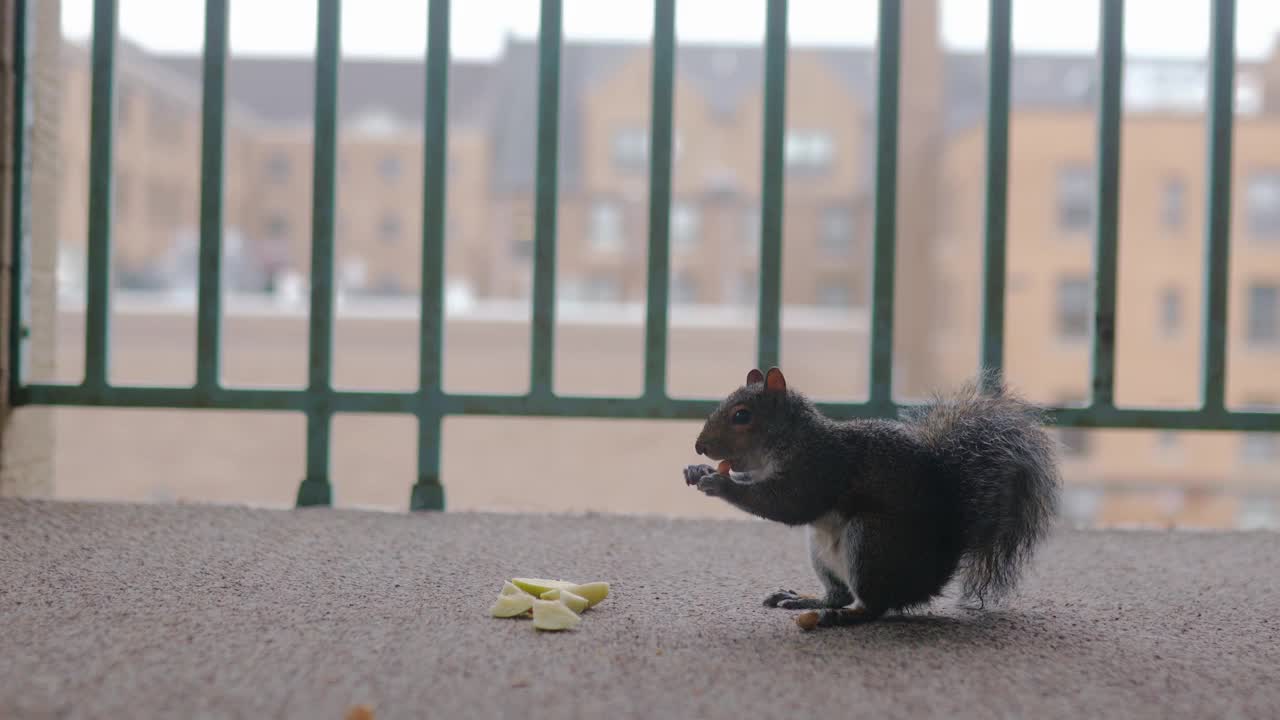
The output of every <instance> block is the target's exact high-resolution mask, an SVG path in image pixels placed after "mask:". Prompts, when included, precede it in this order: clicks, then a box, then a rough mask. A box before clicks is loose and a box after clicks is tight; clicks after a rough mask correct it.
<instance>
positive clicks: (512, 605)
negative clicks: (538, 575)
mask: <svg viewBox="0 0 1280 720" xmlns="http://www.w3.org/2000/svg"><path fill="white" fill-rule="evenodd" d="M536 600H537V598H535V597H534V596H532V595H530V594H529V593H523V592H522V593H515V594H512V595H499V596H498V599H497V601H496V602H494V603H493V607H492V608H490V610H489V612H491V613H492V614H493V616H494V617H496V618H509V617H516V616H517V615H522V614H524V613H527V612H529V609H530V608H532V607H533V603H534V602H535V601H536Z"/></svg>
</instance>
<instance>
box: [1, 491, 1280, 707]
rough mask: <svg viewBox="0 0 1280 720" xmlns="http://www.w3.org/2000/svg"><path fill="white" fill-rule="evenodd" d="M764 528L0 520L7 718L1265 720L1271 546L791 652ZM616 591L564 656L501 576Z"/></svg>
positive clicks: (1204, 542) (361, 517)
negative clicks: (348, 712) (773, 598)
mask: <svg viewBox="0 0 1280 720" xmlns="http://www.w3.org/2000/svg"><path fill="white" fill-rule="evenodd" d="M805 562H806V560H805V551H804V545H803V536H802V535H801V534H800V533H799V532H797V531H792V530H788V529H786V528H782V527H778V526H774V525H770V524H765V523H760V522H754V521H724V522H713V521H668V520H661V519H644V518H625V517H607V516H593V517H551V516H523V515H510V516H506V515H472V514H452V513H451V514H432V515H417V516H409V515H399V514H382V513H365V512H357V511H333V510H303V511H271V510H249V509H243V508H235V507H199V506H133V505H91V504H70V503H66V504H63V503H52V502H47V501H32V500H0V716H3V717H5V718H15V719H18V718H43V717H54V716H56V717H131V718H149V717H195V716H213V717H246V718H264V717H272V718H295V717H296V718H341V717H342V714H343V712H344V711H345V709H346V708H347V707H348V706H350V705H352V704H356V703H370V704H372V705H374V706H375V709H376V710H377V717H378V718H379V719H380V720H381V719H386V718H410V717H442V718H444V717H450V718H452V717H468V718H473V717H474V718H487V717H517V716H518V717H529V718H542V717H548V718H550V717H555V718H567V717H593V718H598V717H643V718H647V719H652V718H675V717H725V718H731V717H732V718H738V717H785V718H796V717H851V716H857V717H875V718H886V717H921V716H946V717H953V716H964V717H981V718H987V717H997V716H999V717H1036V718H1045V717H1062V718H1068V717H1070V718H1077V717H1108V716H1110V717H1120V716H1123V717H1127V718H1132V717H1151V718H1170V717H1197V718H1200V717H1223V716H1230V717H1274V713H1275V712H1276V708H1277V707H1280V682H1277V675H1276V673H1277V668H1280V618H1277V611H1278V610H1280V603H1278V601H1277V598H1280V535H1277V534H1274V533H1263V532H1255V533H1231V534H1217V533H1181V532H1150V533H1146V532H1143V533H1138V532H1132V533H1127V532H1091V533H1079V532H1070V531H1063V532H1061V533H1059V534H1058V535H1057V536H1056V537H1055V539H1054V540H1053V541H1052V542H1051V543H1050V545H1048V546H1047V547H1046V549H1045V552H1044V553H1043V554H1042V555H1041V556H1040V560H1039V562H1038V564H1037V566H1036V568H1035V570H1034V571H1033V572H1032V573H1031V575H1030V576H1029V577H1028V578H1027V582H1026V583H1025V584H1024V586H1023V587H1024V592H1023V594H1022V595H1021V596H1020V597H1017V598H1015V599H1013V600H1012V601H1011V602H1010V603H1009V605H1008V607H1006V608H1003V609H999V610H995V611H989V612H986V613H976V612H969V611H964V610H960V609H957V608H955V607H953V605H952V603H951V602H949V601H942V602H940V603H939V604H938V605H937V607H936V608H935V609H934V610H933V611H932V612H930V613H925V614H922V615H921V616H919V617H915V618H910V619H898V620H892V621H887V622H882V623H879V624H876V625H872V626H866V627H860V628H842V629H838V630H828V631H819V632H815V633H808V634H807V633H803V632H801V631H800V630H798V629H797V628H796V626H795V625H794V624H793V623H792V621H791V618H790V613H788V612H787V611H781V610H769V609H765V608H763V607H761V605H760V600H761V597H762V596H763V594H765V593H766V592H767V591H772V590H775V589H777V588H779V587H792V588H795V589H797V590H801V589H812V588H813V586H814V584H815V581H814V580H813V578H812V577H811V576H810V574H809V570H808V569H807V567H806V565H805ZM518 574H527V575H543V576H545V575H560V576H567V577H572V578H577V579H608V580H610V581H611V582H612V583H613V584H614V595H613V597H611V598H610V599H609V600H607V601H606V602H605V603H604V604H602V605H601V606H599V607H598V608H596V609H594V610H592V611H591V612H590V613H589V614H588V615H587V616H586V617H585V618H584V621H583V623H582V625H581V626H579V629H578V630H576V631H573V632H572V633H569V634H561V635H539V634H536V633H535V631H534V630H533V629H532V627H531V626H530V624H529V623H528V622H523V621H500V620H494V619H491V618H489V617H488V616H487V614H486V611H487V608H488V605H489V603H490V601H491V598H492V596H493V595H494V593H496V592H497V590H498V588H499V587H500V585H501V582H502V580H503V579H504V578H505V577H509V576H511V575H518Z"/></svg>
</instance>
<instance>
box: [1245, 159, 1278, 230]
mask: <svg viewBox="0 0 1280 720" xmlns="http://www.w3.org/2000/svg"><path fill="white" fill-rule="evenodd" d="M1245 205H1246V211H1247V213H1248V223H1249V232H1250V233H1252V234H1253V235H1254V237H1257V238H1261V239H1266V240H1280V170H1269V171H1266V172H1258V173H1254V174H1253V175H1251V176H1250V177H1249V184H1248V187H1247V188H1246V189H1245Z"/></svg>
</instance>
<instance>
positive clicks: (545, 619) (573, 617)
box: [533, 600, 582, 630]
mask: <svg viewBox="0 0 1280 720" xmlns="http://www.w3.org/2000/svg"><path fill="white" fill-rule="evenodd" d="M580 622H582V618H580V617H578V614H577V613H575V612H574V611H572V610H570V609H569V608H568V606H566V605H565V604H564V603H563V602H560V601H559V600H534V601H533V626H534V627H535V628H538V629H539V630H568V629H570V628H572V627H575V626H577V624H578V623H580Z"/></svg>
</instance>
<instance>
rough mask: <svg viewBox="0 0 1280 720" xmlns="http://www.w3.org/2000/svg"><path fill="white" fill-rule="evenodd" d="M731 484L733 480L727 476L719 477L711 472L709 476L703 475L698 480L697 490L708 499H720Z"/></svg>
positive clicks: (719, 475)
mask: <svg viewBox="0 0 1280 720" xmlns="http://www.w3.org/2000/svg"><path fill="white" fill-rule="evenodd" d="M732 483H733V480H730V479H729V476H728V475H721V474H719V473H717V472H715V471H714V470H712V471H711V474H710V475H703V476H702V477H701V478H699V479H698V489H699V490H701V491H702V493H703V494H704V495H707V496H709V497H720V496H722V495H724V494H725V491H726V490H727V489H728V487H729V486H730V485H731V484H732Z"/></svg>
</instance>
